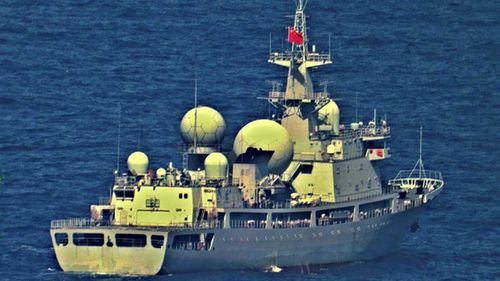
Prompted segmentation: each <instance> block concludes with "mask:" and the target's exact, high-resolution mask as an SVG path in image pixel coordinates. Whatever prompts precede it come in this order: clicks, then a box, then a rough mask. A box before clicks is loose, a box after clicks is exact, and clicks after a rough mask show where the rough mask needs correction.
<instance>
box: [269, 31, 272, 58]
mask: <svg viewBox="0 0 500 281" xmlns="http://www.w3.org/2000/svg"><path fill="white" fill-rule="evenodd" d="M271 39H272V34H271V32H269V54H271V53H272V45H271Z"/></svg>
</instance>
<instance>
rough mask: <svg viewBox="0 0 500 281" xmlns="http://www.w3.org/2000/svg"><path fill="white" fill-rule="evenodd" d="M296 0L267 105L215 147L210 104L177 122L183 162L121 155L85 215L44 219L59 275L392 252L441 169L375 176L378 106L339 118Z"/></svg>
mask: <svg viewBox="0 0 500 281" xmlns="http://www.w3.org/2000/svg"><path fill="white" fill-rule="evenodd" d="M306 4H307V3H306V1H304V0H298V1H296V10H295V16H294V21H293V26H290V27H289V28H288V42H289V43H290V44H289V47H290V48H289V49H288V50H286V51H284V52H270V56H269V62H270V63H272V64H276V65H280V66H283V67H286V68H288V77H287V81H286V89H285V91H280V89H279V88H278V87H273V89H272V91H270V92H269V94H268V96H267V97H266V99H267V101H268V102H269V103H270V104H271V105H272V106H274V108H276V110H277V112H279V114H276V115H274V116H273V118H270V119H260V120H255V121H252V122H250V123H248V124H246V125H245V126H243V127H242V128H241V130H240V131H239V132H238V133H237V135H236V137H235V138H234V142H233V147H232V151H229V152H228V151H227V150H226V151H224V149H223V148H221V143H222V140H223V137H224V133H225V128H226V123H225V121H224V118H223V116H222V115H221V114H220V113H219V112H218V111H216V110H215V109H213V108H211V107H208V106H198V105H195V107H194V108H192V109H191V110H189V111H188V112H187V113H186V114H185V115H184V116H183V118H182V120H181V123H180V132H181V135H182V139H183V140H184V143H185V150H184V152H183V157H182V168H176V167H175V166H174V165H173V164H172V163H171V162H170V163H169V164H168V165H167V166H166V167H156V168H155V169H153V168H152V167H149V158H148V156H147V155H146V154H145V153H144V152H141V151H135V152H133V153H131V154H130V155H129V156H128V159H127V167H128V171H127V172H126V173H120V172H118V171H115V172H114V185H113V187H112V192H111V196H110V197H109V198H104V199H102V198H101V199H100V200H99V202H96V204H95V205H91V206H90V215H89V217H88V218H77V219H65V220H54V221H52V222H51V229H50V236H51V240H52V244H53V248H54V251H55V255H56V257H57V261H58V263H59V265H60V267H61V269H62V270H63V271H67V272H82V273H92V274H111V275H155V274H158V273H159V272H162V273H173V272H192V271H212V270H242V269H252V270H265V269H271V270H280V269H281V268H284V267H285V268H286V267H300V266H309V265H321V264H332V263H343V262H350V261H357V260H367V259H373V258H376V257H380V256H384V255H388V254H389V253H392V252H394V251H396V250H397V249H398V244H399V242H400V241H401V240H402V238H403V237H404V236H405V235H406V234H407V233H408V232H410V231H415V230H416V228H417V227H418V218H419V216H420V213H421V212H422V210H423V209H424V206H426V205H428V204H429V203H430V202H431V201H432V200H433V199H434V198H435V197H436V196H437V195H438V194H439V193H440V192H441V191H442V189H443V186H444V182H443V179H442V176H441V173H440V172H437V171H429V170H424V168H423V162H422V158H421V157H420V158H419V159H418V161H417V164H416V165H415V167H414V168H413V169H412V170H407V171H400V172H399V173H398V174H397V175H396V176H395V177H394V178H392V179H391V180H389V181H388V182H383V181H382V180H381V178H382V176H381V173H380V169H379V166H380V163H382V161H385V160H386V159H388V158H390V156H391V155H390V153H389V147H388V146H387V140H388V139H389V138H390V135H391V129H390V127H389V126H388V124H387V122H386V121H385V120H383V119H377V116H376V114H374V117H373V119H372V120H369V121H368V122H367V124H364V123H363V122H360V121H359V120H356V122H353V123H350V124H341V123H340V121H339V114H340V110H339V107H338V106H337V104H336V102H335V101H334V99H333V98H332V97H330V94H329V93H328V92H327V91H326V90H323V91H319V92H315V91H314V88H313V81H312V80H311V76H310V73H309V72H310V70H311V69H312V68H318V67H320V66H323V65H328V64H331V63H332V61H331V57H330V53H318V52H316V48H315V46H314V45H313V46H312V48H309V46H308V38H307V27H306V15H305V13H304V10H305V8H306Z"/></svg>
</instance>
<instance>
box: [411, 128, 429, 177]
mask: <svg viewBox="0 0 500 281" xmlns="http://www.w3.org/2000/svg"><path fill="white" fill-rule="evenodd" d="M422 132H423V130H422V125H420V146H419V150H418V161H417V163H415V166H414V167H413V169H412V170H411V172H410V176H411V175H412V174H413V172H415V169H417V167H418V177H419V178H422V175H423V176H424V177H426V175H425V170H424V161H423V160H422V143H423V133H422Z"/></svg>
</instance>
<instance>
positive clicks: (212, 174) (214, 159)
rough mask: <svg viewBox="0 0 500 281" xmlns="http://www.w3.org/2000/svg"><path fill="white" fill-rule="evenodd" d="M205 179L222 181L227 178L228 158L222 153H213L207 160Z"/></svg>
mask: <svg viewBox="0 0 500 281" xmlns="http://www.w3.org/2000/svg"><path fill="white" fill-rule="evenodd" d="M204 164H205V177H206V178H207V179H209V180H222V179H224V178H225V176H226V170H227V158H226V156H224V154H222V153H220V152H212V153H210V154H209V155H208V156H207V158H205V163H204Z"/></svg>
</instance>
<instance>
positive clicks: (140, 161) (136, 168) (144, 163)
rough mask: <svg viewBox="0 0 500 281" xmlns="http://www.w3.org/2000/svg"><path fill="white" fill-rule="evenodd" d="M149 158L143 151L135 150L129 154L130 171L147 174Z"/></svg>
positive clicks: (135, 173) (128, 164) (134, 173)
mask: <svg viewBox="0 0 500 281" xmlns="http://www.w3.org/2000/svg"><path fill="white" fill-rule="evenodd" d="M148 165H149V158H148V156H147V155H146V154H145V153H144V152H141V151H135V152H133V153H132V154H130V155H129V157H128V159H127V166H128V170H129V171H130V173H132V174H133V175H136V176H137V175H145V174H146V172H147V171H148Z"/></svg>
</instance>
